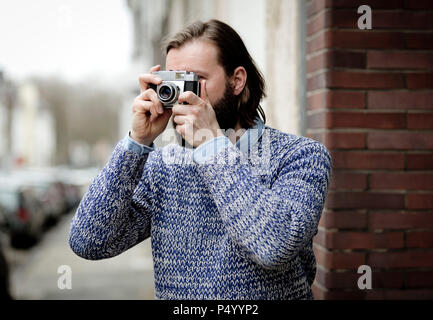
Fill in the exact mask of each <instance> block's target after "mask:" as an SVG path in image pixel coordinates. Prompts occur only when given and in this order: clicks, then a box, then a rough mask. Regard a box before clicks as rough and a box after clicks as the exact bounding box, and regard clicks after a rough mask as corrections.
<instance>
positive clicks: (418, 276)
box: [307, 0, 433, 299]
mask: <svg viewBox="0 0 433 320" xmlns="http://www.w3.org/2000/svg"><path fill="white" fill-rule="evenodd" d="M363 4H368V5H369V6H370V7H371V9H372V25H373V29H372V30H359V29H358V28H357V21H358V18H359V17H360V14H358V13H357V8H358V6H360V5H363ZM307 121H308V123H307V127H308V129H307V134H308V136H310V137H312V138H314V139H316V140H319V141H321V142H322V143H324V144H325V145H326V146H327V147H328V148H329V149H330V151H331V154H332V157H333V165H334V166H333V178H332V183H331V187H330V190H329V194H328V200H327V202H326V205H325V210H324V212H323V216H322V219H321V221H320V227H319V232H318V234H317V235H316V237H315V239H314V249H315V253H316V257H317V263H318V270H317V277H316V281H315V283H314V285H313V290H314V294H315V297H316V299H421V298H424V299H433V249H432V248H433V1H429V0H425V1H422V0H418V1H413V0H408V1H403V0H388V1H387V0H376V1H374V0H367V1H355V0H328V1H327V0H311V1H309V2H308V4H307ZM363 264H366V265H369V266H370V267H371V268H372V271H373V275H372V279H373V281H372V286H373V289H371V290H359V289H358V287H357V281H358V278H359V277H360V276H361V275H360V274H357V269H358V267H359V266H360V265H363Z"/></svg>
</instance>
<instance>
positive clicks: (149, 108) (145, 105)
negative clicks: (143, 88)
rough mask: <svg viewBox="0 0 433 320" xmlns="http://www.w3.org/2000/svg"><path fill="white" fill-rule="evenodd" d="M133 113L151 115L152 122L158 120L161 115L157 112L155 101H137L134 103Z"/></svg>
mask: <svg viewBox="0 0 433 320" xmlns="http://www.w3.org/2000/svg"><path fill="white" fill-rule="evenodd" d="M132 111H133V112H138V113H144V114H149V113H150V120H151V121H153V120H154V119H156V118H158V116H159V113H158V112H157V111H156V107H155V103H154V102H153V101H150V100H140V99H136V100H135V101H134V104H133V108H132Z"/></svg>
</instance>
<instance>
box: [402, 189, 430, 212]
mask: <svg viewBox="0 0 433 320" xmlns="http://www.w3.org/2000/svg"><path fill="white" fill-rule="evenodd" d="M407 200H408V205H407V207H408V209H432V208H433V194H432V193H427V194H425V193H422V194H417V193H413V194H409V195H408V196H407Z"/></svg>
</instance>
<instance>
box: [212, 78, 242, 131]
mask: <svg viewBox="0 0 433 320" xmlns="http://www.w3.org/2000/svg"><path fill="white" fill-rule="evenodd" d="M225 86H226V88H225V91H224V95H223V97H222V98H221V99H219V100H218V101H217V102H216V103H215V104H214V105H213V108H214V111H215V116H216V119H217V121H218V124H219V126H220V128H221V129H223V130H228V129H234V128H235V126H236V124H237V123H238V120H239V114H238V109H237V105H238V100H239V97H237V96H235V95H234V94H233V89H232V87H231V86H230V84H229V83H228V82H226V84H225Z"/></svg>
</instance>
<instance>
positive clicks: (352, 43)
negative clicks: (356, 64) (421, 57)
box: [323, 22, 405, 49]
mask: <svg viewBox="0 0 433 320" xmlns="http://www.w3.org/2000/svg"><path fill="white" fill-rule="evenodd" d="M373 24H374V22H373ZM329 33H330V34H328V35H327V37H326V41H324V46H323V48H330V47H332V48H334V49H337V48H350V49H403V48H404V46H405V35H404V34H403V33H401V32H366V31H365V30H358V31H347V30H333V31H332V34H331V31H329Z"/></svg>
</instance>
